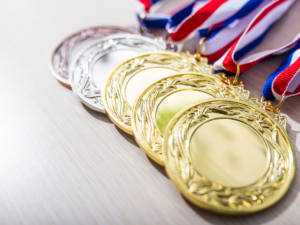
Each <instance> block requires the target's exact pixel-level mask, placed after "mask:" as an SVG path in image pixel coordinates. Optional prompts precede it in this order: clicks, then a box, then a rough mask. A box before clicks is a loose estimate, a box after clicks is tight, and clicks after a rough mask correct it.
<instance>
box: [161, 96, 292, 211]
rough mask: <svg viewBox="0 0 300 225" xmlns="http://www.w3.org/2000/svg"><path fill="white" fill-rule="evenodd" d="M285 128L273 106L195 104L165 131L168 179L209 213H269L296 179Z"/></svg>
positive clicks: (229, 101)
mask: <svg viewBox="0 0 300 225" xmlns="http://www.w3.org/2000/svg"><path fill="white" fill-rule="evenodd" d="M285 126H286V119H285V118H284V117H281V116H280V112H279V110H278V108H275V107H273V106H272V105H271V104H270V103H269V102H259V101H258V100H257V99H250V100H246V101H241V100H236V99H227V98H216V99H208V100H204V101H200V102H197V103H194V104H192V105H190V106H188V107H186V108H185V109H183V110H182V111H181V112H179V113H178V114H176V116H175V117H173V119H172V120H171V122H170V123H169V125H168V127H167V128H166V132H165V135H164V145H163V153H164V162H165V167H166V171H167V174H168V176H169V177H170V179H171V180H172V181H173V183H174V184H175V185H176V187H177V188H178V189H179V190H180V191H181V193H182V194H183V195H184V196H185V197H186V198H187V199H189V200H190V201H191V202H193V203H194V204H196V205H197V206H199V207H202V208H205V209H207V210H210V211H213V212H217V213H222V214H232V215H241V214H248V213H253V212H256V211H259V210H262V209H265V208H267V207H269V206H271V205H272V204H274V203H275V202H277V201H278V200H279V199H280V198H281V197H282V196H283V195H284V194H285V193H286V191H287V190H288V188H289V187H290V185H291V182H292V180H293V177H294V174H295V153H294V149H293V145H292V143H291V141H290V139H289V137H288V135H287V132H286V130H285Z"/></svg>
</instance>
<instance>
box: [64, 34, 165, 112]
mask: <svg viewBox="0 0 300 225" xmlns="http://www.w3.org/2000/svg"><path fill="white" fill-rule="evenodd" d="M165 48H166V44H165V42H164V41H163V40H161V39H155V40H153V39H150V38H147V37H143V36H138V35H131V34H117V35H111V36H108V37H106V38H101V39H99V40H98V41H97V42H96V43H95V44H93V45H92V46H90V47H88V48H86V49H85V50H84V51H83V52H81V53H80V54H78V55H77V56H76V57H74V59H76V60H73V63H72V65H71V66H70V77H69V81H70V84H71V86H72V89H73V92H74V93H75V95H76V96H77V97H79V99H80V100H81V102H82V103H83V104H85V105H86V106H88V107H89V108H91V109H94V110H96V111H99V112H102V113H105V109H104V107H103V104H102V99H101V90H100V88H101V86H102V84H103V81H104V79H105V78H106V76H107V74H109V72H110V70H111V69H112V68H113V67H114V66H115V65H116V64H118V63H119V62H122V61H124V60H125V59H127V58H129V56H134V55H137V53H138V52H144V51H155V50H165ZM96 63H97V66H98V67H96ZM97 69H98V70H97Z"/></svg>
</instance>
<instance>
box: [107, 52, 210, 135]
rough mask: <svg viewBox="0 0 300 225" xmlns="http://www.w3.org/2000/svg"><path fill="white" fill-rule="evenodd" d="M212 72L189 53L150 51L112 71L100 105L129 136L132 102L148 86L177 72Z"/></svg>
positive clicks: (130, 131)
mask: <svg viewBox="0 0 300 225" xmlns="http://www.w3.org/2000/svg"><path fill="white" fill-rule="evenodd" d="M183 71H191V72H200V73H203V74H209V73H212V67H211V65H208V64H207V61H205V59H204V58H203V60H201V61H200V62H198V61H197V60H196V59H195V58H194V57H193V56H192V55H190V54H188V53H182V54H178V53H171V52H149V53H144V54H141V55H139V56H136V57H134V58H131V59H128V60H127V61H125V62H124V63H122V64H120V65H118V66H117V67H115V69H113V71H112V72H111V74H110V75H109V76H108V77H107V79H106V80H105V82H104V84H103V88H102V90H103V92H102V93H103V94H102V98H103V105H104V107H105V110H106V112H107V114H108V116H109V117H110V119H111V120H112V121H113V122H114V123H115V124H116V125H117V126H118V127H120V128H121V129H122V130H123V131H125V132H126V133H129V134H133V133H132V128H131V110H132V106H133V103H134V101H135V100H136V99H137V97H138V96H139V94H140V93H141V92H142V91H144V89H145V88H146V87H148V86H149V84H152V83H153V82H155V81H157V80H160V79H161V78H163V77H166V76H169V75H170V74H174V73H176V72H183Z"/></svg>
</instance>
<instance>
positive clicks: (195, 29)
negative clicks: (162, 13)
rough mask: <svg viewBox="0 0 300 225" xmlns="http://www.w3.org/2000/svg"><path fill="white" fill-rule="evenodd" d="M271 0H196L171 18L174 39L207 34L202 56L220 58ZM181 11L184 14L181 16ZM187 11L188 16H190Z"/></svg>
mask: <svg viewBox="0 0 300 225" xmlns="http://www.w3.org/2000/svg"><path fill="white" fill-rule="evenodd" d="M270 2H271V0H239V1H236V0H210V1H197V0H196V1H194V2H192V3H191V4H189V5H187V6H186V7H184V8H182V9H181V10H179V11H178V12H177V13H175V14H173V15H172V16H171V17H170V20H169V23H168V26H169V27H175V29H174V31H173V33H172V34H171V35H170V37H171V39H172V40H173V41H177V42H178V41H184V40H186V39H191V38H193V37H195V36H198V35H199V38H201V37H203V36H205V37H207V39H206V40H205V42H204V44H203V48H202V55H203V56H205V57H207V58H208V60H209V61H210V62H214V61H216V60H217V59H219V58H220V57H221V56H222V55H223V54H225V52H226V51H227V50H228V49H229V48H230V47H231V46H232V44H233V43H234V42H235V41H236V40H237V38H239V37H240V36H241V35H242V33H243V31H244V30H245V29H246V28H247V26H248V24H249V23H250V22H251V20H252V19H253V18H254V17H255V15H257V13H258V12H259V11H260V10H261V9H262V8H263V7H264V6H265V5H266V4H268V3H270ZM182 14H183V15H184V16H182ZM187 14H188V15H187Z"/></svg>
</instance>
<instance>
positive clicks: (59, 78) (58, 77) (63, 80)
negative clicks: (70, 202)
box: [48, 25, 140, 89]
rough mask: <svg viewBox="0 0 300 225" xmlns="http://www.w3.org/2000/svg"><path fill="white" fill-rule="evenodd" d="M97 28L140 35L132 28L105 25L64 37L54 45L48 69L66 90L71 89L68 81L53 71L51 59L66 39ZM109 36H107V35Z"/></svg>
mask: <svg viewBox="0 0 300 225" xmlns="http://www.w3.org/2000/svg"><path fill="white" fill-rule="evenodd" d="M97 28H108V29H120V30H123V31H128V32H129V33H131V34H134V35H140V33H139V32H138V31H136V30H135V29H133V28H130V27H120V26H110V25H106V26H93V27H88V28H84V29H81V30H78V31H76V32H73V33H72V34H70V35H68V36H67V37H65V38H64V39H62V40H61V41H60V42H59V43H58V44H56V45H55V47H54V48H52V52H51V55H50V58H49V61H48V66H49V69H50V72H51V73H52V75H53V76H54V77H55V78H56V79H57V80H58V81H59V82H60V83H61V84H62V85H64V86H65V87H67V88H70V89H71V88H72V87H71V85H70V83H69V79H65V78H63V77H62V76H60V74H59V73H58V72H57V71H56V70H55V68H54V65H53V57H54V55H55V53H56V51H57V49H59V47H60V46H61V45H62V44H63V43H64V42H65V41H66V40H68V39H70V38H72V37H73V36H75V35H77V34H79V33H81V32H83V31H85V30H89V29H97ZM124 34H127V33H124ZM107 36H109V35H107ZM107 36H104V37H103V38H105V37H107ZM100 39H101V38H100Z"/></svg>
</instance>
